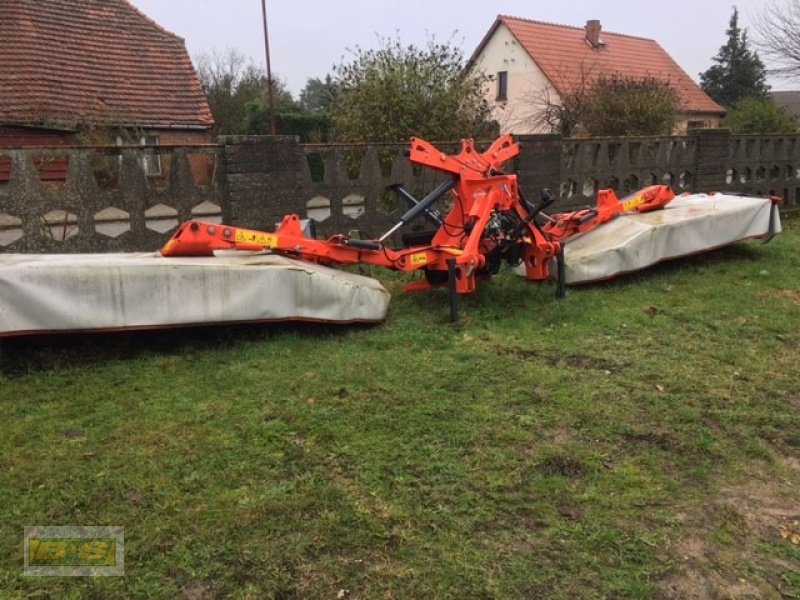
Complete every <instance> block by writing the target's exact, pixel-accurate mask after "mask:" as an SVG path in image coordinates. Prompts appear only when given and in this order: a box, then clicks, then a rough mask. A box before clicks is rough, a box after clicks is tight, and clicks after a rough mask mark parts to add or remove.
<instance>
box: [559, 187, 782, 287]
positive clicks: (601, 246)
mask: <svg viewBox="0 0 800 600" xmlns="http://www.w3.org/2000/svg"><path fill="white" fill-rule="evenodd" d="M780 231H781V223H780V215H779V213H778V207H777V205H775V204H773V203H772V202H771V201H770V200H769V199H767V198H749V197H741V196H728V195H725V194H712V195H706V194H693V195H684V196H678V197H676V198H675V199H674V200H673V201H672V202H670V203H669V204H668V205H667V206H666V207H665V208H664V209H663V210H656V211H653V212H647V213H636V212H632V213H626V214H623V215H620V216H618V217H617V218H616V219H613V220H611V221H609V222H608V223H605V224H603V225H601V226H599V227H598V228H597V229H594V230H592V231H590V232H588V233H586V234H584V235H582V236H578V237H576V238H573V239H571V240H569V241H568V242H567V243H566V245H565V249H564V259H565V263H566V282H567V284H580V283H589V282H592V281H602V280H605V279H610V278H612V277H616V276H618V275H622V274H625V273H630V272H633V271H639V270H641V269H644V268H647V267H649V266H652V265H654V264H656V263H659V262H661V261H663V260H669V259H673V258H679V257H681V256H688V255H691V254H697V253H699V252H705V251H707V250H713V249H715V248H720V247H722V246H727V245H729V244H733V243H735V242H738V241H741V240H745V239H750V238H764V239H769V238H770V237H771V236H772V235H774V234H777V233H780ZM553 272H555V271H553Z"/></svg>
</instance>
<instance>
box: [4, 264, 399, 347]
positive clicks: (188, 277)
mask: <svg viewBox="0 0 800 600" xmlns="http://www.w3.org/2000/svg"><path fill="white" fill-rule="evenodd" d="M388 305H389V293H388V292H387V291H386V290H385V289H384V288H383V286H381V284H380V283H378V282H377V281H376V280H374V279H370V278H368V277H362V276H359V275H354V274H351V273H346V272H343V271H339V270H336V269H330V268H327V267H322V266H320V265H317V264H314V263H308V262H300V261H296V260H290V259H287V258H284V257H281V256H275V255H269V254H249V253H244V254H243V253H241V252H238V253H227V254H225V253H218V255H217V256H215V257H208V258H194V257H192V258H164V257H162V256H161V255H160V254H157V253H137V254H49V255H48V254H0V337H10V336H20V335H34V334H47V333H57V332H88V331H113V330H127V329H157V328H170V327H176V326H186V325H199V324H217V323H243V322H270V321H312V322H320V323H371V322H379V321H382V320H384V319H385V317H386V310H387V307H388Z"/></svg>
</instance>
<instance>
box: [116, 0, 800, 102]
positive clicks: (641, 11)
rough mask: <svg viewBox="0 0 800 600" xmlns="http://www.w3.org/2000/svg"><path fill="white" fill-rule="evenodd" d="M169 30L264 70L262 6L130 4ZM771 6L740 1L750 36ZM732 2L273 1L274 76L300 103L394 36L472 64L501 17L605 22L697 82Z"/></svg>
mask: <svg viewBox="0 0 800 600" xmlns="http://www.w3.org/2000/svg"><path fill="white" fill-rule="evenodd" d="M130 1H131V2H132V3H133V4H134V5H136V6H137V7H138V8H139V9H140V10H142V11H143V12H144V13H145V14H147V15H148V16H149V17H151V18H152V19H154V20H155V21H156V22H158V23H159V24H160V25H161V26H163V27H164V28H166V29H168V30H170V31H172V32H173V33H176V34H177V35H180V36H181V37H183V38H185V39H186V45H187V47H188V49H189V52H190V53H191V55H192V56H193V57H195V56H197V54H199V53H200V52H203V51H211V50H214V49H216V50H220V51H222V50H224V49H225V48H228V47H233V48H237V49H238V50H240V51H241V52H242V53H243V54H244V55H246V56H249V57H252V58H253V60H254V61H255V62H256V63H257V64H259V65H262V66H263V65H264V45H263V44H264V42H263V33H262V24H261V23H262V21H261V2H260V0H227V1H221V0H130ZM764 3H765V0H738V1H737V2H735V4H736V5H737V6H738V7H739V15H740V21H739V22H740V25H742V26H745V27H747V26H748V24H749V23H750V22H751V20H752V17H753V16H754V15H755V14H757V13H758V11H759V10H760V9H761V7H762V6H763V5H764ZM733 4H734V2H732V1H731V0H672V1H671V2H665V1H664V0H638V1H637V0H570V1H567V0H560V1H558V0H551V1H549V2H536V1H531V0H500V1H497V0H481V1H479V2H476V1H474V0H461V1H458V0H391V1H388V2H387V1H384V2H380V0H329V1H324V0H268V1H267V11H268V18H269V35H270V55H271V63H272V70H273V73H274V74H275V75H277V76H279V77H281V78H282V79H283V80H284V81H286V83H287V84H288V86H289V89H290V90H291V91H292V93H293V95H294V96H295V98H296V97H297V96H298V94H299V92H300V90H301V89H302V88H303V87H304V86H305V83H306V80H307V79H308V78H309V77H320V78H322V77H324V76H325V75H326V74H327V73H329V72H330V71H331V67H332V66H333V65H334V64H335V63H338V62H340V60H341V58H342V56H346V55H347V49H348V48H353V47H354V46H356V45H359V46H361V47H363V48H370V47H374V46H376V45H377V36H378V35H380V36H382V37H393V36H395V34H397V35H398V36H399V37H400V39H401V40H402V41H403V42H404V43H406V44H409V43H414V44H417V45H423V44H424V43H425V42H426V40H427V39H428V37H429V36H430V35H434V36H435V37H436V39H437V40H440V41H445V40H448V39H451V36H454V37H452V40H453V42H454V43H457V44H459V45H461V46H462V47H463V49H464V52H465V54H466V55H467V56H469V55H470V54H471V53H472V51H473V50H474V49H475V47H476V46H477V45H478V43H479V42H480V41H481V39H482V38H483V36H484V34H485V33H486V32H487V31H488V29H489V27H490V26H491V25H492V23H493V22H494V19H495V17H496V16H497V15H498V14H499V13H501V14H506V15H511V16H516V17H523V18H529V19H535V20H539V21H550V22H553V23H559V24H563V25H575V26H582V25H583V24H584V23H585V22H586V20H587V19H600V21H601V22H602V25H603V29H604V30H606V31H612V32H616V33H624V34H629V35H638V36H642V37H648V38H652V39H655V40H656V41H658V42H659V43H660V44H661V46H662V47H663V48H664V49H665V50H666V51H667V52H668V53H670V54H671V55H672V57H673V58H674V59H675V60H676V61H677V62H678V64H679V65H680V66H681V67H683V69H684V70H685V71H686V72H687V73H688V74H689V75H690V76H691V77H692V78H694V79H695V80H697V79H698V74H699V73H700V72H701V71H705V70H706V69H707V68H708V67H709V66H710V65H711V59H712V58H713V57H714V56H715V55H716V54H717V51H718V50H719V47H720V46H721V45H722V44H724V42H725V30H726V29H727V26H728V20H729V19H730V15H731V10H732V6H733ZM771 83H772V86H773V89H776V90H777V89H796V88H797V87H800V86H798V85H797V83H796V82H794V81H787V80H780V81H771Z"/></svg>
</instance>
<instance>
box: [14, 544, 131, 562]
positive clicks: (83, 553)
mask: <svg viewBox="0 0 800 600" xmlns="http://www.w3.org/2000/svg"><path fill="white" fill-rule="evenodd" d="M116 553H117V540H116V539H114V538H98V539H81V538H64V539H36V538H32V539H30V540H29V541H28V564H29V565H30V566H31V567H113V566H115V565H116V564H117V562H116Z"/></svg>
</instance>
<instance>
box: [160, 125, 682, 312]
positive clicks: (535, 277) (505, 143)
mask: <svg viewBox="0 0 800 600" xmlns="http://www.w3.org/2000/svg"><path fill="white" fill-rule="evenodd" d="M518 154H519V145H518V144H517V143H516V142H515V141H514V140H513V138H512V137H511V136H510V135H503V136H501V137H500V138H498V139H497V140H496V141H495V142H494V143H493V144H491V146H490V147H489V148H488V149H487V150H486V151H484V152H482V153H480V152H478V151H477V150H476V148H475V145H474V142H473V141H472V140H462V142H461V149H460V152H459V153H458V154H455V155H448V154H445V153H444V152H441V151H440V150H438V149H437V148H436V147H434V146H433V145H432V144H430V143H429V142H426V141H425V140H422V139H419V138H412V139H411V145H410V148H409V150H408V151H407V156H408V159H409V160H410V161H411V162H412V163H413V164H415V165H420V166H423V167H427V168H430V169H433V170H435V171H439V172H441V173H444V174H445V175H447V176H448V178H447V179H446V180H445V181H444V182H443V183H442V184H441V185H439V186H438V187H437V188H436V189H434V190H433V191H432V192H430V193H429V194H428V195H427V196H426V197H425V198H423V199H422V200H419V201H418V200H417V199H416V198H414V197H413V196H412V195H411V194H409V193H408V192H407V191H406V190H404V189H403V188H402V187H401V186H390V187H391V189H393V190H394V191H395V193H397V194H398V196H399V197H400V198H402V199H403V200H404V201H406V202H407V203H408V204H409V205H410V209H409V210H408V211H407V212H406V213H405V214H404V215H403V216H402V217H400V220H399V221H398V223H397V224H396V225H395V226H394V227H392V228H391V229H389V230H388V231H387V232H386V233H384V234H383V235H382V236H381V237H380V238H378V239H374V240H361V239H353V238H350V237H348V236H346V235H343V234H336V235H333V236H331V237H330V238H328V239H327V240H317V239H313V238H310V237H308V236H306V234H305V233H304V231H303V228H302V226H301V221H300V217H299V216H298V215H296V214H290V215H287V216H286V217H284V219H283V221H282V222H281V224H280V225H279V227H278V228H277V230H276V231H275V232H273V233H268V232H264V231H257V230H251V229H244V228H240V227H233V226H229V225H220V224H216V223H205V222H202V221H188V222H186V223H184V224H182V225H181V226H180V227H179V229H178V231H177V232H176V233H175V234H174V235H173V236H172V238H171V239H170V240H169V241H168V242H167V243H166V244H165V245H164V247H163V248H162V249H161V254H163V255H164V256H167V257H169V256H213V255H214V252H215V251H217V250H243V251H257V252H260V251H265V250H269V251H271V252H274V253H277V254H281V255H284V256H287V257H292V258H297V259H300V260H307V261H313V262H318V263H321V264H327V265H331V264H359V263H364V264H370V265H377V266H381V267H386V268H388V269H393V270H397V271H406V272H414V271H422V272H423V273H424V275H425V276H424V278H421V279H417V280H415V281H412V282H411V283H408V284H407V285H405V286H404V289H405V290H406V291H420V290H428V289H432V288H434V287H437V286H443V285H445V284H446V285H448V287H449V292H450V308H451V320H456V319H457V301H456V297H457V295H459V294H470V293H472V292H474V291H475V289H476V287H477V282H478V280H479V279H481V278H489V277H490V276H491V275H493V274H495V273H496V272H497V271H498V270H499V268H500V266H501V265H502V262H504V261H505V262H508V263H509V264H511V265H514V266H516V265H518V264H520V263H523V264H524V265H525V274H526V277H527V278H528V279H529V280H532V281H542V280H546V279H549V278H550V277H551V273H550V269H551V266H552V265H553V264H555V265H556V267H557V280H558V285H557V289H556V293H557V295H558V296H559V297H562V296H563V295H564V293H565V282H564V261H563V244H564V243H565V242H566V241H567V240H568V239H569V238H570V237H573V236H575V235H580V234H582V233H585V232H587V231H589V230H591V229H594V228H595V227H597V226H599V225H601V224H603V223H605V222H607V221H609V220H610V219H612V218H614V217H615V216H617V215H619V214H621V213H624V212H628V211H632V210H639V211H644V210H653V209H656V208H662V207H663V206H665V205H666V204H667V203H668V202H669V201H670V200H671V199H672V198H673V197H674V193H673V192H672V190H671V189H670V188H669V187H668V186H651V187H648V188H645V189H643V190H641V191H639V192H637V193H636V194H633V195H631V196H628V197H626V198H623V199H622V200H619V199H617V197H616V195H615V194H614V192H613V190H600V192H599V193H598V202H597V206H596V207H595V208H589V209H582V210H578V211H573V212H569V213H561V214H556V215H551V216H547V215H544V213H542V212H541V211H542V209H544V208H545V207H547V206H548V205H549V204H551V203H552V202H553V201H554V199H555V198H554V196H553V194H552V193H551V192H550V191H549V190H546V189H545V190H543V191H542V196H541V200H540V202H539V203H538V204H537V205H533V204H531V203H529V202H528V201H526V200H525V199H524V197H523V196H522V194H521V193H520V190H519V185H518V181H517V176H516V175H514V174H509V173H505V172H503V170H502V168H503V165H504V164H505V163H507V162H508V161H509V160H511V159H513V158H514V157H516V156H517V155H518ZM446 196H449V197H450V199H451V200H452V206H451V208H450V210H449V212H448V213H447V214H446V215H445V216H444V217H441V215H440V214H439V213H438V211H437V210H436V209H435V208H434V206H435V205H436V203H437V202H439V201H440V200H442V199H443V198H445V197H446ZM420 216H422V217H424V218H425V219H426V220H428V221H430V222H432V223H434V224H435V225H436V226H437V228H436V229H435V230H432V231H428V232H423V233H421V234H420V233H414V234H412V235H411V236H408V238H409V244H408V245H407V247H404V248H401V249H394V248H390V247H388V246H387V245H386V243H387V241H388V240H389V239H390V238H391V237H392V236H393V235H394V234H395V233H396V232H398V231H399V230H400V229H401V228H402V227H404V226H405V225H408V224H409V223H411V222H412V221H414V220H415V219H417V218H418V217H420ZM411 240H413V241H411Z"/></svg>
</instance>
